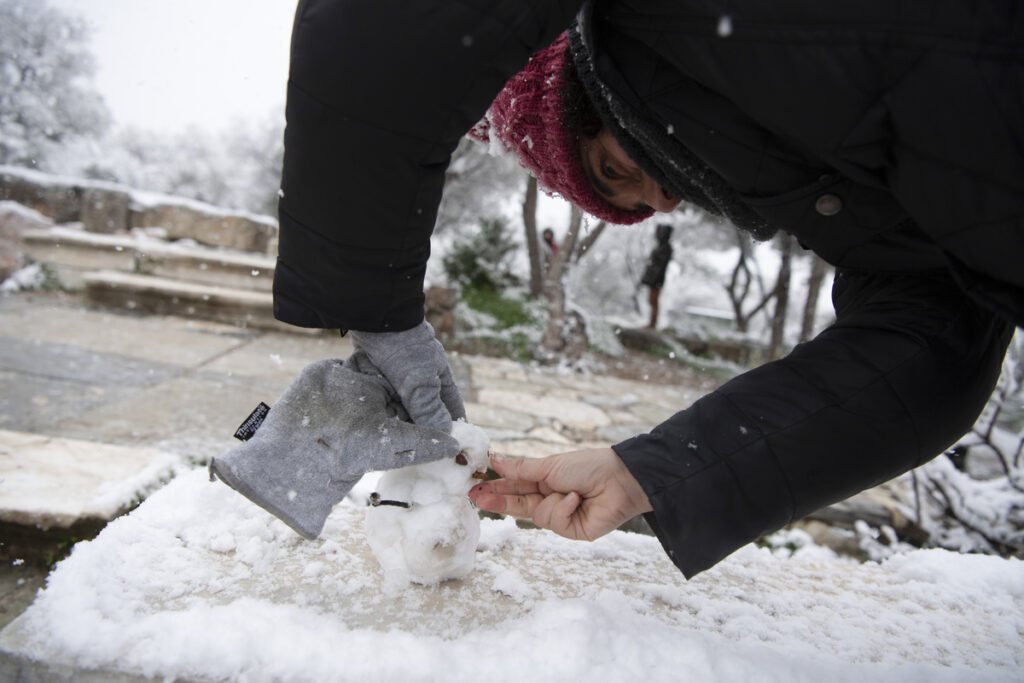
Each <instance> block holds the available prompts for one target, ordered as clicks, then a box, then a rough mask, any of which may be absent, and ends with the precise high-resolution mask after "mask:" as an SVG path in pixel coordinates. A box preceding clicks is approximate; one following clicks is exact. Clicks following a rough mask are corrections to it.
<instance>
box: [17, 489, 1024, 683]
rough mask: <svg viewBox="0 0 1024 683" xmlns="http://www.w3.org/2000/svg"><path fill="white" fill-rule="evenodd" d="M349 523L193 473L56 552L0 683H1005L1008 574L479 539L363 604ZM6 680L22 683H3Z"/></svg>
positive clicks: (359, 560) (497, 529) (356, 515)
mask: <svg viewBox="0 0 1024 683" xmlns="http://www.w3.org/2000/svg"><path fill="white" fill-rule="evenodd" d="M362 518H363V509H362V508H361V507H360V506H358V505H349V504H347V503H346V504H343V505H341V506H339V507H338V508H337V509H336V510H335V512H334V514H333V515H332V516H331V517H330V519H329V520H328V522H327V526H326V528H325V530H324V533H323V534H322V536H321V538H320V539H319V540H317V541H303V540H301V539H300V538H299V537H298V536H297V535H295V534H294V532H292V531H291V530H290V529H288V528H287V527H285V526H284V525H283V524H282V523H280V522H278V521H277V520H276V519H274V518H272V517H270V516H269V515H268V514H266V513H265V512H263V511H262V510H260V509H259V508H256V507H254V506H253V505H252V504H251V503H249V502H248V501H246V500H245V499H243V498H242V497H241V496H239V495H237V494H235V493H234V492H233V491H231V490H230V489H229V488H228V487H226V486H223V485H220V484H212V483H209V482H208V481H207V474H206V472H205V471H194V472H190V473H188V474H185V475H183V476H179V477H178V478H177V479H175V480H174V481H173V482H171V483H170V484H168V485H167V486H165V487H164V488H163V489H161V490H160V491H158V492H156V493H155V494H153V495H152V496H151V497H150V498H149V499H147V500H146V502H145V503H143V505H141V506H140V507H139V508H138V509H136V510H135V511H134V512H132V513H131V514H130V515H128V516H125V517H122V518H119V519H117V520H115V521H114V522H113V523H111V524H110V525H109V526H108V527H107V528H106V529H105V530H104V531H103V532H102V533H101V534H100V535H99V537H98V538H97V539H96V540H94V541H92V542H89V543H84V544H80V545H79V546H77V547H76V548H75V550H74V552H73V553H72V555H71V556H70V557H69V558H68V559H66V560H65V561H63V562H62V563H61V564H60V565H58V567H57V569H56V570H55V571H54V572H53V574H51V576H50V579H49V582H48V586H47V588H46V589H45V591H43V592H41V593H40V595H39V596H38V598H37V599H36V601H35V603H34V604H33V606H32V607H31V608H29V609H28V610H27V611H26V612H25V613H24V614H22V616H21V617H19V618H18V619H17V620H16V621H14V622H12V623H11V625H10V626H8V628H7V629H5V630H4V631H3V632H2V633H0V678H2V679H4V680H29V681H35V680H51V679H53V678H54V677H58V676H69V675H70V676H71V678H72V679H73V680H104V681H108V680H120V681H127V680H143V679H144V677H151V678H155V679H161V680H189V681H241V680H244V681H249V682H255V681H282V680H294V681H317V682H321V681H361V682H365V681H391V680H410V681H433V680H445V681H488V682H493V681H517V682H521V681H553V680H594V681H598V680H601V681H605V680H609V681H624V680H638V681H680V680H685V681H716V682H718V683H721V682H723V681H724V682H728V681H743V682H746V681H750V680H758V681H786V682H787V683H789V682H792V681H808V682H810V681H814V682H818V681H821V680H828V681H830V683H836V682H841V681H851V682H852V681H857V682H858V683H859V682H860V681H864V680H872V681H922V682H924V681H927V682H928V683H934V682H936V681H938V682H943V681H948V682H952V681H963V680H972V681H1010V680H1015V679H1016V680H1019V674H1020V671H1021V668H1022V667H1024V641H1022V639H1021V636H1020V634H1021V633H1024V565H1022V563H1021V562H1020V561H1011V560H1004V559H1000V558H996V557H985V556H963V555H957V554H955V553H950V552H947V551H942V550H930V551H915V552H912V553H910V554H906V555H900V556H897V557H894V558H892V559H890V560H888V561H886V562H885V563H883V564H881V565H879V564H874V563H869V564H862V565H861V564H856V563H853V562H851V561H849V560H845V561H844V560H841V559H838V558H837V557H836V556H834V555H833V554H831V553H830V552H829V551H827V550H824V549H822V548H817V547H813V546H812V547H810V548H805V549H804V550H803V551H802V552H799V553H798V554H797V555H795V556H793V557H790V558H783V557H780V556H776V555H773V554H772V553H771V552H770V551H769V550H767V549H757V548H754V547H747V548H744V549H742V550H741V551H739V552H738V553H736V554H735V555H733V556H732V557H731V558H729V559H728V560H726V561H725V562H723V563H721V564H720V565H718V566H717V567H715V568H713V569H712V570H710V571H708V572H706V573H704V574H702V575H700V576H698V577H696V578H695V579H694V580H692V581H690V582H687V581H685V580H684V579H683V578H682V576H681V575H680V574H679V573H678V572H677V571H676V569H675V568H674V567H673V566H672V565H671V563H670V562H669V561H668V560H667V559H666V557H665V556H664V554H663V553H662V550H661V548H660V546H659V545H658V542H657V541H656V540H655V539H653V538H651V537H648V536H641V535H633V534H627V533H625V532H614V533H612V534H610V535H609V536H607V537H605V538H603V539H601V540H599V541H598V542H595V543H590V544H588V543H577V542H571V541H566V540H564V539H561V538H559V537H557V536H554V535H553V534H551V533H549V532H546V531H536V530H522V529H519V528H518V527H516V525H515V524H514V523H513V522H512V521H511V520H503V521H491V520H484V521H483V524H482V535H481V542H480V547H479V550H478V555H477V562H476V567H475V569H474V570H473V572H472V573H471V574H470V575H469V576H468V577H467V578H465V579H463V580H461V581H455V582H448V583H444V584H441V585H440V586H435V587H423V586H419V585H412V584H410V585H408V586H404V587H400V588H397V589H392V590H391V591H390V592H388V591H385V590H384V589H383V585H382V581H381V575H380V572H379V569H378V567H377V565H376V563H375V561H374V559H373V556H372V554H371V552H370V550H369V548H368V547H367V544H366V542H365V539H364V536H363V531H362ZM19 677H21V678H19Z"/></svg>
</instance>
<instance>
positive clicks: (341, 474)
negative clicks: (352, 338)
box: [210, 352, 459, 539]
mask: <svg viewBox="0 0 1024 683" xmlns="http://www.w3.org/2000/svg"><path fill="white" fill-rule="evenodd" d="M406 418H407V415H406V413H405V411H404V410H402V407H401V405H400V404H399V403H398V400H397V397H396V396H395V392H394V389H393V388H392V387H391V384H390V383H389V382H388V381H387V380H386V379H385V378H384V377H382V376H380V374H379V373H377V371H376V368H375V367H374V366H373V364H372V363H370V362H369V361H368V359H367V358H366V356H365V355H364V354H362V353H360V352H356V353H355V354H353V356H352V357H351V358H349V359H348V360H346V361H344V362H343V361H340V360H322V361H318V362H316V363H312V364H311V365H308V366H306V368H305V369H303V371H302V372H301V373H300V374H299V376H298V377H297V378H296V379H295V380H294V381H293V382H292V384H291V385H290V386H289V387H288V389H286V390H285V392H284V393H283V394H282V395H281V398H280V399H278V401H277V403H276V404H275V405H274V407H273V408H271V410H270V412H269V413H268V414H267V417H266V420H265V421H264V422H263V424H262V425H260V427H259V429H258V431H257V432H256V434H255V435H254V436H253V437H252V438H251V439H250V440H249V441H246V442H245V443H244V444H242V445H241V446H238V447H236V448H233V449H232V450H230V451H228V452H227V453H225V454H224V455H223V456H221V457H219V458H215V459H213V460H211V462H210V478H211V480H212V479H213V477H214V475H216V477H217V478H219V479H220V480H221V481H223V482H224V483H225V484H227V485H228V486H230V487H231V488H233V489H235V490H236V491H238V492H239V493H241V494H242V495H243V496H245V497H246V498H248V499H249V500H251V501H252V502H254V503H256V504H257V505H259V506H260V507H262V508H264V509H265V510H267V511H268V512H270V513H271V514H273V515H274V516H275V517H277V518H278V519H280V520H281V521H282V522H284V523H285V524H287V525H288V526H290V527H291V528H292V529H294V530H295V531H297V532H298V533H299V534H300V535H302V536H303V537H305V538H308V539H313V538H316V537H317V536H318V535H319V534H320V531H321V530H322V529H323V526H324V522H325V521H326V519H327V516H328V515H329V514H330V512H331V509H332V508H333V507H334V506H335V505H336V504H337V503H339V502H340V501H341V500H342V499H343V498H344V497H345V495H346V494H347V493H348V492H349V490H350V489H351V488H352V487H353V486H354V485H355V484H356V482H358V481H359V479H360V478H361V477H362V476H363V474H364V473H365V472H368V471H371V470H388V469H396V468H399V467H405V466H407V465H416V464H422V463H427V462H431V461H433V460H439V459H440V458H444V457H454V456H455V455H456V454H457V453H458V452H459V444H458V442H457V441H456V440H455V439H453V438H452V436H451V433H450V432H451V429H450V428H449V430H448V432H441V431H438V430H436V429H431V428H429V427H425V426H422V425H416V424H413V423H411V422H406V421H405V419H406ZM449 427H450V425H449Z"/></svg>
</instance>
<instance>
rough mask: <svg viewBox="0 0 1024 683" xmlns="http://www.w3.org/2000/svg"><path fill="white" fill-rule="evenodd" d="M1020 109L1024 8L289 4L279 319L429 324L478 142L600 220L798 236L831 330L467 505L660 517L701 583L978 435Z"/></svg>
mask: <svg viewBox="0 0 1024 683" xmlns="http://www.w3.org/2000/svg"><path fill="white" fill-rule="evenodd" d="M560 36H561V37H560ZM531 56H532V59H531ZM543 69H548V70H547V71H543V77H538V73H540V71H541V70H543ZM1022 84H1024V9H1022V8H1021V6H1020V4H1019V3H1018V2H1016V1H1015V0H983V1H980V2H976V3H964V2H954V1H953V0H940V1H938V2H932V3H919V2H914V1H913V0H862V1H861V2H857V3H840V4H836V3H821V2H820V1H819V0H773V1H772V2H766V1H764V0H729V1H728V2H726V1H725V0H635V1H634V0H597V1H595V2H586V3H581V2H579V1H564V2H559V1H555V0H461V1H460V2H457V3H452V2H444V1H442V0H433V1H429V0H424V1H423V2H418V3H415V4H410V3H408V2H405V0H301V1H300V3H299V7H298V10H297V15H296V22H295V28H294V33H293V43H292V65H291V73H290V80H289V85H288V104H287V121H288V122H287V129H286V133H285V161H284V173H283V180H282V198H281V201H280V219H281V232H280V247H279V255H278V264H277V270H276V272H275V283H274V297H275V302H274V305H275V314H276V315H277V316H278V318H280V319H281V320H283V321H285V322H289V323H292V324H296V325H302V326H308V327H338V328H341V329H343V330H354V331H360V332H364V333H376V334H378V335H383V336H382V337H374V339H380V340H382V341H381V343H382V344H383V343H384V341H386V339H387V338H388V335H390V334H396V335H400V334H403V333H404V332H406V331H408V330H409V329H410V328H415V327H416V326H417V325H420V324H421V321H422V318H423V293H422V290H423V279H424V273H425V267H426V261H427V258H428V256H429V251H430V249H429V247H430V234H431V230H432V228H433V224H434V220H435V217H436V213H437V207H438V204H439V202H440V197H441V193H442V188H443V184H444V175H445V170H446V168H447V165H448V162H449V160H450V158H451V154H452V152H453V150H454V149H455V146H456V145H457V144H458V142H459V140H460V138H461V137H462V136H463V135H464V134H465V133H466V132H467V131H470V130H471V129H473V130H474V131H475V136H476V137H478V138H486V139H489V140H490V141H491V142H492V143H498V144H499V145H500V146H504V147H506V148H507V149H509V150H510V151H512V152H514V153H516V154H517V155H518V156H519V158H520V160H521V161H522V162H523V163H524V165H525V166H527V167H528V168H529V169H530V170H531V172H533V173H535V174H536V175H537V177H538V179H539V180H540V182H541V184H542V185H543V186H545V187H546V188H547V189H548V190H549V191H554V192H558V193H559V194H562V195H563V196H565V197H567V198H568V199H570V200H571V201H574V202H575V203H577V204H578V205H579V206H581V207H582V208H584V209H585V210H587V211H589V212H591V213H592V214H594V215H595V216H598V217H600V218H604V219H606V220H610V221H612V222H617V223H631V222H636V221H637V220H641V219H642V218H645V217H647V216H649V215H651V212H652V211H654V210H659V211H670V210H672V209H673V208H674V207H675V206H676V205H677V204H678V203H679V202H680V201H685V202H691V203H694V204H697V205H699V206H701V207H703V208H705V209H706V210H709V211H712V212H714V213H717V214H719V215H722V216H724V217H725V218H727V219H729V220H730V221H732V222H733V223H734V224H735V225H736V226H737V227H738V228H740V229H742V230H746V231H748V232H750V233H751V234H752V235H754V236H755V237H757V238H759V239H766V238H768V237H770V236H771V235H773V234H774V233H775V232H776V231H779V230H781V231H784V232H787V233H790V234H792V235H794V236H795V237H796V238H797V239H798V240H799V242H800V244H802V245H803V246H804V247H805V248H807V249H810V250H813V251H814V252H815V253H817V254H818V255H820V256H821V257H822V258H824V259H825V260H826V261H828V262H829V263H831V264H833V265H834V266H836V269H837V270H836V273H837V274H836V279H835V283H834V285H833V303H834V305H835V310H836V322H835V323H834V324H833V325H832V326H830V327H829V328H828V329H826V330H825V331H823V332H822V333H821V334H820V335H818V336H817V337H816V338H815V339H813V340H811V341H809V342H807V343H804V344H801V345H799V346H797V347H796V348H795V349H794V350H793V351H792V353H790V354H789V355H788V356H787V357H785V358H783V359H780V360H778V361H775V362H772V363H768V364H766V365H764V366H761V367H759V368H756V369H754V370H751V371H749V372H746V373H744V374H742V375H740V376H738V377H736V378H735V379H733V380H732V381H730V382H728V383H727V384H725V385H724V386H723V387H721V388H720V389H719V390H717V391H715V392H714V393H712V394H709V395H708V396H705V397H703V398H701V399H700V400H699V401H697V402H696V403H694V404H693V405H691V406H680V409H681V410H680V412H678V413H677V414H676V415H674V416H673V417H671V418H669V419H668V420H666V421H665V422H664V423H662V424H661V425H658V426H655V427H654V428H653V429H652V430H651V432H649V433H647V434H640V435H637V436H636V437H634V438H631V439H628V440H626V441H624V442H622V443H619V444H615V445H613V446H611V447H610V448H606V449H596V450H593V451H584V452H578V453H568V454H555V455H552V456H549V457H548V458H544V459H540V460H533V461H515V460H502V459H500V458H499V459H496V460H495V462H494V467H495V469H497V470H498V471H499V473H501V474H502V475H503V479H501V480H498V481H496V482H489V483H485V484H482V485H481V486H480V487H478V488H477V489H475V490H474V491H473V492H472V493H471V496H472V497H473V499H474V500H475V501H476V502H477V504H478V505H480V506H481V507H483V508H486V509H490V510H495V511H499V512H508V513H512V514H518V515H525V516H532V517H533V519H534V520H535V521H536V522H537V523H539V524H540V525H541V526H545V527H547V528H551V529H553V530H555V531H556V532H558V533H561V534H563V535H566V536H570V537H573V538H585V539H591V538H594V537H596V536H598V535H601V534H602V533H605V532H607V531H609V530H611V529H613V528H615V527H616V526H617V525H618V524H620V523H622V522H623V521H625V520H626V519H628V518H629V517H631V516H633V515H635V514H640V513H644V514H645V516H646V519H647V520H648V522H649V523H650V524H651V526H652V528H653V529H654V531H655V533H656V534H657V535H658V538H659V540H660V541H661V543H662V545H663V546H664V548H665V550H666V552H667V553H668V555H669V557H670V558H671V559H672V561H673V562H675V564H676V565H677V566H678V567H679V569H680V570H681V571H682V572H683V573H684V574H685V575H686V576H687V577H689V576H693V575H694V574H696V573H698V572H700V571H702V570H705V569H707V568H708V567H711V566H712V565H714V564H715V563H716V562H718V561H719V560H721V559H722V558H724V557H725V556H727V555H728V554H729V553H731V552H732V551H733V550H735V549H736V548H738V547H740V546H741V545H743V544H745V543H748V542H750V541H752V540H754V539H756V538H757V537H758V536H760V535H762V534H764V533H767V532H769V531H772V530H774V529H777V528H779V527H781V526H783V525H785V524H787V523H789V522H792V521H794V520H796V519H799V518H800V517H802V516H805V515H807V514H809V513H810V512H813V511H814V510H816V509H818V508H820V507H822V506H825V505H828V504H830V503H833V502H836V501H839V500H842V499H844V498H846V497H848V496H850V495H853V494H855V493H857V492H859V491H861V490H863V489H865V488H868V487H871V486H874V485H876V484H879V483H881V482H884V481H886V480H888V479H890V478H892V477H895V476H897V475H899V474H901V473H903V472H906V471H907V470H909V469H911V468H913V467H916V466H918V465H920V464H922V463H924V462H926V461H927V460H929V459H931V458H933V457H934V456H935V455H937V454H938V453H940V452H941V451H942V450H943V449H944V448H946V447H948V446H949V445H950V444H952V443H953V442H955V441H956V440H957V438H958V437H959V436H960V435H961V434H963V433H964V432H965V431H966V430H967V429H969V428H970V426H971V425H972V423H973V421H974V419H975V418H976V416H977V415H978V413H979V412H980V411H981V409H982V407H983V406H984V404H985V401H986V400H987V398H988V396H989V394H990V393H991V390H992V388H993V386H994V384H995V381H996V379H997V377H998V374H999V370H1000V366H1001V362H1002V358H1003V355H1004V353H1005V349H1006V347H1007V344H1008V343H1009V339H1010V337H1011V335H1012V333H1013V330H1014V326H1015V325H1021V324H1024V269H1022V268H1021V267H1020V263H1021V262H1022V261H1024V86H1022ZM573 91H575V92H576V93H577V95H578V94H579V93H582V94H583V98H584V100H585V106H582V107H578V108H575V109H574V108H573V107H572V106H566V105H565V103H566V101H567V100H571V99H572V98H571V97H570V94H571V92H573ZM503 93H504V95H505V96H504V97H503ZM578 100H579V98H578V97H577V98H576V101H578ZM528 102H531V103H532V104H531V106H533V105H536V108H534V109H532V110H529V111H528V110H527V107H526V104H527V103H528ZM517 112H518V113H517ZM519 113H521V114H522V116H520V115H519ZM478 123H479V124H480V125H478ZM515 131H530V134H529V135H521V136H520V137H519V138H518V139H514V138H513V137H511V136H510V135H509V133H510V132H515ZM413 352H414V350H413V351H410V353H413ZM423 362H424V363H428V362H435V361H433V360H424V361H423ZM427 374H429V373H427ZM428 394H430V391H429V390H428V391H426V392H419V393H418V394H417V396H420V397H422V396H426V395H428ZM434 395H435V396H436V391H435V394H434ZM439 400H440V399H437V398H435V399H434V401H435V403H436V402H437V401H439ZM409 412H410V413H412V412H413V411H412V410H410V411H409ZM428 412H429V411H428ZM433 412H434V414H436V412H437V411H433Z"/></svg>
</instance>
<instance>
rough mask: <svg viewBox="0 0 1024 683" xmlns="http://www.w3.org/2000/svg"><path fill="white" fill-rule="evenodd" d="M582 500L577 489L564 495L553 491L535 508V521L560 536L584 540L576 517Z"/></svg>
mask: <svg viewBox="0 0 1024 683" xmlns="http://www.w3.org/2000/svg"><path fill="white" fill-rule="evenodd" d="M581 502H582V499H581V498H580V494H578V493H576V492H575V491H570V492H569V493H567V494H564V495H563V494H561V493H552V494H551V495H550V496H547V497H546V498H545V499H544V500H543V501H542V502H541V503H540V504H539V505H537V507H536V508H535V509H534V513H533V521H534V523H535V524H536V525H537V526H539V527H542V528H544V529H550V530H551V531H554V532H555V533H556V534H558V535H559V536H565V537H566V538H572V539H575V540H583V539H584V536H582V535H581V532H580V524H579V523H578V520H577V518H576V511H577V510H578V509H579V507H580V503H581ZM588 540H589V539H588Z"/></svg>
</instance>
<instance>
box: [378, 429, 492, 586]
mask: <svg viewBox="0 0 1024 683" xmlns="http://www.w3.org/2000/svg"><path fill="white" fill-rule="evenodd" d="M452 436H453V437H454V438H455V440H456V441H458V442H459V445H460V447H461V450H460V452H459V454H458V455H457V456H455V458H444V459H441V460H435V461H434V462H430V463H426V464H424V465H412V466H410V467H403V468H401V469H395V470H389V471H387V472H385V473H384V474H383V475H382V476H381V478H380V481H379V482H378V484H377V491H376V492H374V493H373V494H372V495H371V496H370V506H371V507H369V508H368V509H367V512H366V536H367V540H368V542H369V544H370V549H371V550H372V551H373V554H374V556H375V557H376V558H377V562H379V563H380V566H381V569H382V570H383V571H384V583H385V586H386V587H389V588H398V587H401V586H403V585H406V584H408V583H409V582H410V581H411V582H413V583H418V584H423V585H434V584H438V583H441V582H442V581H447V580H448V579H461V578H463V577H464V576H466V575H467V574H469V572H470V571H472V569H473V560H474V557H475V555H476V546H477V542H478V541H479V539H480V518H479V516H478V515H477V512H476V508H475V507H474V506H473V504H472V503H471V502H470V500H469V496H468V493H469V489H470V488H472V487H473V485H474V484H475V483H477V480H478V479H479V478H480V475H481V474H482V473H484V472H486V470H487V465H488V462H489V461H488V449H489V447H490V439H489V438H488V437H487V434H486V432H484V430H483V429H481V428H480V427H477V426H475V425H471V424H469V423H468V422H464V421H456V422H453V423H452Z"/></svg>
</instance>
